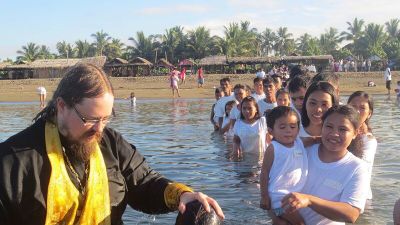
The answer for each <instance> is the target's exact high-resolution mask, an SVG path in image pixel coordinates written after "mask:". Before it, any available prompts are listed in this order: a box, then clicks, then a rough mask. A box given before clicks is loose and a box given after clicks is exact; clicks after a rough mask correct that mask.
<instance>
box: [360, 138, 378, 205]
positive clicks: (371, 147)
mask: <svg viewBox="0 0 400 225" xmlns="http://www.w3.org/2000/svg"><path fill="white" fill-rule="evenodd" d="M362 143H363V145H362V152H363V156H362V160H364V162H365V163H366V164H367V169H368V178H369V180H370V183H369V185H368V196H367V199H372V190H371V176H372V167H373V166H374V159H375V153H376V148H377V147H378V142H377V141H376V139H375V137H374V136H372V134H369V135H368V134H363V135H362Z"/></svg>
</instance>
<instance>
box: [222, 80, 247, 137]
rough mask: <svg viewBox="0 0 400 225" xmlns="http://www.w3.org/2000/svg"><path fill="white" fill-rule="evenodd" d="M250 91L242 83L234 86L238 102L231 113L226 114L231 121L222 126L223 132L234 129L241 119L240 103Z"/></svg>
mask: <svg viewBox="0 0 400 225" xmlns="http://www.w3.org/2000/svg"><path fill="white" fill-rule="evenodd" d="M248 91H249V89H248V88H247V87H246V86H245V85H242V84H236V85H235V87H233V93H234V96H235V101H236V104H235V107H233V109H232V110H231V112H230V113H229V114H226V115H227V116H228V119H229V120H230V123H229V124H227V125H225V126H222V130H221V132H222V133H225V132H226V131H228V130H229V129H232V128H233V126H234V125H235V122H236V120H238V119H240V103H241V102H242V100H243V98H245V97H246V96H247V95H248V94H249V93H248ZM225 112H226V111H225Z"/></svg>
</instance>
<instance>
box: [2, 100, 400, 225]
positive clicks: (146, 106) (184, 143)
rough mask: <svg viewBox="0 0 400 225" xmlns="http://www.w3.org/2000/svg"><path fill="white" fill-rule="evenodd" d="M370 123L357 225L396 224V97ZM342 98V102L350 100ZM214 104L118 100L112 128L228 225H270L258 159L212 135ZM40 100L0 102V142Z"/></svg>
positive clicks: (134, 218) (138, 220) (149, 220)
mask: <svg viewBox="0 0 400 225" xmlns="http://www.w3.org/2000/svg"><path fill="white" fill-rule="evenodd" d="M374 97H375V98H374V99H375V109H374V115H373V117H372V120H371V124H372V127H373V133H374V135H375V136H376V138H377V140H378V149H377V154H376V156H375V164H374V169H373V177H372V191H373V196H374V197H373V198H374V199H373V201H372V202H371V203H370V206H369V207H368V208H369V209H367V210H366V211H365V213H364V214H363V215H362V216H361V217H360V218H359V219H358V221H357V224H393V223H392V211H393V205H394V202H395V200H396V199H397V198H399V197H400V188H399V186H400V170H399V169H398V168H399V166H400V155H399V154H398V153H397V151H398V148H399V145H400V138H399V137H398V136H397V134H399V133H400V107H399V105H398V103H397V102H396V100H395V99H394V98H393V99H392V100H387V99H386V96H374ZM345 100H346V99H345V98H344V99H342V101H343V102H345ZM213 103H214V101H213V100H211V99H206V100H204V99H174V100H173V99H164V100H138V101H137V104H136V106H131V105H130V102H129V101H125V100H117V101H116V103H115V111H116V115H117V116H116V118H115V119H113V120H112V122H111V123H110V124H109V126H110V127H113V128H115V129H116V130H118V131H119V132H120V133H122V134H123V136H124V137H125V138H126V139H127V140H128V141H129V142H131V143H132V144H134V145H136V147H137V149H138V150H139V151H140V152H141V153H142V154H143V155H144V156H145V157H146V158H147V160H148V163H149V164H150V166H151V167H153V168H154V169H155V170H157V171H158V172H160V173H161V174H163V175H165V176H166V177H168V178H169V179H172V180H175V181H179V182H184V183H187V184H190V185H191V186H192V187H193V188H194V189H196V190H198V191H202V192H204V193H206V194H208V195H210V196H212V197H214V198H215V199H216V200H217V201H218V202H219V204H220V205H221V207H222V208H223V210H224V213H225V216H226V220H225V222H224V224H238V225H239V224H270V219H269V218H268V216H267V214H266V212H265V211H264V210H261V209H260V208H259V207H258V205H259V184H258V179H259V177H258V175H259V170H260V163H259V159H260V156H254V155H253V156H249V155H237V154H235V153H233V152H232V151H231V150H230V149H231V143H230V142H229V141H226V140H225V139H224V138H222V137H221V136H219V135H217V134H214V133H213V130H212V126H211V124H210V122H209V116H210V114H209V112H210V108H211V105H212V104H213ZM38 110H39V104H38V102H23V103H0V119H1V121H2V123H1V124H0V141H4V140H6V139H7V138H8V137H10V136H11V135H13V134H15V133H16V132H18V131H20V130H22V129H24V128H25V127H26V126H28V125H29V124H30V123H31V119H32V118H33V116H34V115H35V114H36V113H37V112H38ZM176 215H177V214H176V213H170V214H164V215H156V216H152V215H150V216H149V215H146V214H143V213H140V212H136V211H133V210H132V209H130V208H129V207H128V209H127V210H126V212H125V214H124V222H125V224H174V223H175V218H176Z"/></svg>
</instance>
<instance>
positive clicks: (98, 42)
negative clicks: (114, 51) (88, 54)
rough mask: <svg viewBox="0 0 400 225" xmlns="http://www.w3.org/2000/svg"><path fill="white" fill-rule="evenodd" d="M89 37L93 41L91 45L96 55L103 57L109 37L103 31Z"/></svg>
mask: <svg viewBox="0 0 400 225" xmlns="http://www.w3.org/2000/svg"><path fill="white" fill-rule="evenodd" d="M91 36H92V37H93V38H94V39H95V42H94V43H93V45H94V46H95V47H96V55H99V56H103V52H104V48H105V47H106V45H107V44H108V42H109V41H110V39H111V37H110V36H109V35H108V34H107V33H105V32H104V31H103V30H101V31H98V32H96V33H94V34H92V35H91Z"/></svg>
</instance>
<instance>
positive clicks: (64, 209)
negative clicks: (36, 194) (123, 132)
mask: <svg viewBox="0 0 400 225" xmlns="http://www.w3.org/2000/svg"><path fill="white" fill-rule="evenodd" d="M45 137H46V151H47V155H48V157H49V160H50V164H51V176H50V181H49V187H48V193H47V212H46V225H50V224H65V225H74V224H79V225H86V224H87V225H89V224H90V225H91V224H102V225H103V224H104V225H109V224H111V220H110V216H111V210H110V196H109V190H108V177H107V170H106V166H105V164H104V159H103V156H102V154H101V151H100V148H99V146H98V144H97V143H96V144H95V145H96V146H95V148H96V150H95V151H94V152H93V155H92V156H91V158H90V162H89V163H90V164H89V165H90V167H89V168H90V171H89V177H88V180H87V182H86V198H84V197H82V196H81V195H80V193H79V191H78V189H77V188H76V187H75V185H74V184H73V183H72V181H71V180H70V177H69V175H68V172H67V169H66V167H65V161H64V156H63V153H62V147H61V142H60V137H59V135H58V128H57V126H56V125H54V124H51V123H49V122H47V123H46V127H45ZM80 204H83V205H80ZM78 208H80V209H82V211H81V212H80V213H79V212H78ZM77 214H78V215H77ZM79 214H80V216H79ZM76 218H79V219H78V220H76Z"/></svg>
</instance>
